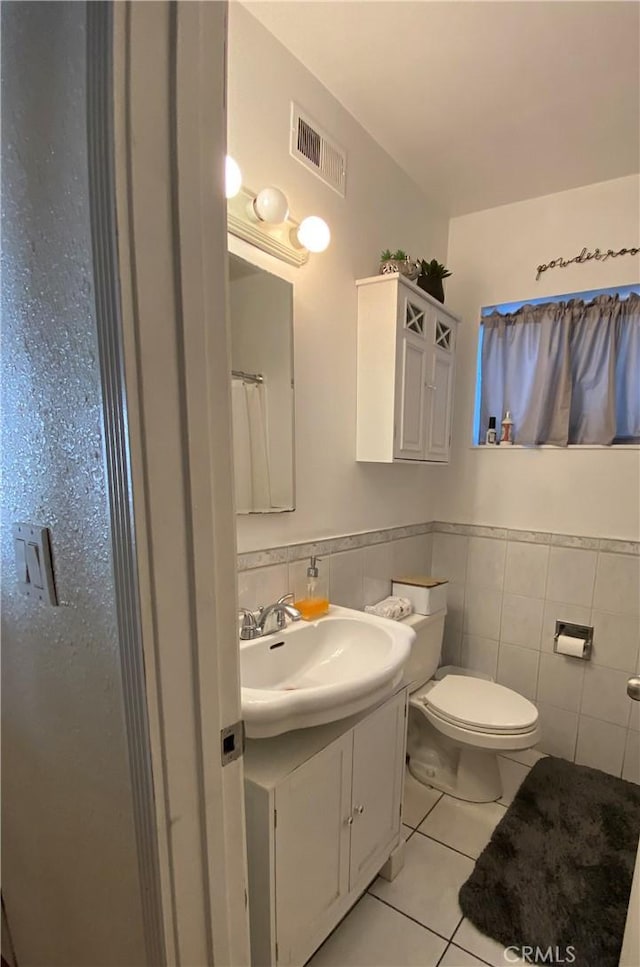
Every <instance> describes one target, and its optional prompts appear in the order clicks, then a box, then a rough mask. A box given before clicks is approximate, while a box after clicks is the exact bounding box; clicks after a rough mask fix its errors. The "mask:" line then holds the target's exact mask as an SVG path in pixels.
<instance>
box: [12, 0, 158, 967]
mask: <svg viewBox="0 0 640 967" xmlns="http://www.w3.org/2000/svg"><path fill="white" fill-rule="evenodd" d="M2 122H3V125H2V144H3V159H2V162H3V163H2V198H3V225H2V231H3V263H2V271H3V280H2V300H3V305H2V312H3V353H2V367H3V373H2V377H3V455H2V460H3V465H2V472H3V485H4V494H3V498H4V499H3V510H2V513H3V517H2V530H1V534H2V568H3V572H4V575H3V577H4V580H3V587H2V770H3V775H2V778H3V789H2V792H3V803H2V860H3V884H2V889H3V895H4V898H5V902H6V907H7V913H8V917H9V923H10V927H11V931H12V935H13V940H14V944H15V948H16V954H17V958H18V962H19V963H20V965H21V967H26V965H28V964H47V965H48V967H53V965H56V964H65V965H74V964H77V965H83V967H88V965H93V964H105V965H106V964H109V965H112V967H113V965H116V964H118V965H119V964H128V965H134V964H135V965H138V964H142V963H144V948H143V939H142V927H141V920H140V903H139V893H138V874H137V861H136V852H135V842H134V832H133V821H132V808H131V793H130V786H129V773H128V763H127V751H126V741H125V731H124V721H123V708H122V689H121V681H120V667H119V656H118V640H117V633H116V625H115V606H114V589H113V582H112V575H111V561H110V541H109V519H108V505H107V499H106V493H105V479H104V467H103V454H102V435H101V409H100V407H101V390H100V381H99V371H98V362H97V359H96V353H97V350H96V335H95V311H94V301H93V288H92V263H91V242H90V228H89V204H88V187H87V157H86V118H85V6H84V4H80V3H55V4H52V3H51V4H50V3H3V4H2ZM20 520H26V521H34V522H36V523H39V524H44V525H47V526H49V527H50V528H51V533H52V544H53V556H54V561H55V569H56V580H57V588H58V594H59V598H60V607H58V608H51V607H47V606H45V605H44V604H40V603H38V602H34V601H32V600H30V599H28V598H26V597H25V596H23V595H21V594H20V593H19V592H18V590H17V589H16V585H15V581H14V565H13V548H12V541H11V523H12V522H13V521H20Z"/></svg>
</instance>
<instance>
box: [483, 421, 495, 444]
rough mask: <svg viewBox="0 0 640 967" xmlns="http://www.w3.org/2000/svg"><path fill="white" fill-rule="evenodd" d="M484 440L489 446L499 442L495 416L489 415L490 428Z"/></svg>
mask: <svg viewBox="0 0 640 967" xmlns="http://www.w3.org/2000/svg"><path fill="white" fill-rule="evenodd" d="M484 442H485V443H486V444H487V446H495V445H496V443H497V442H498V439H497V433H496V418H495V416H490V417H489V429H488V430H487V434H486V436H485V438H484Z"/></svg>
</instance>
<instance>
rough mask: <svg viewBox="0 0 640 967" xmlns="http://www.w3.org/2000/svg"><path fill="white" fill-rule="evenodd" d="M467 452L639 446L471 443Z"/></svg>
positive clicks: (630, 445) (627, 446)
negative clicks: (505, 445) (508, 445)
mask: <svg viewBox="0 0 640 967" xmlns="http://www.w3.org/2000/svg"><path fill="white" fill-rule="evenodd" d="M469 450H502V452H503V453H507V452H508V451H509V450H557V451H558V452H559V453H565V452H566V451H567V450H640V444H638V443H611V444H609V445H608V446H605V445H604V444H601V443H570V444H569V446H567V447H556V446H554V445H553V444H551V443H540V444H538V445H537V446H525V445H524V444H522V443H514V444H512V446H510V447H504V446H502V447H501V446H497V445H495V444H492V443H488V444H487V443H472V444H471V445H470V447H469Z"/></svg>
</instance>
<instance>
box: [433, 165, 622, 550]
mask: <svg viewBox="0 0 640 967" xmlns="http://www.w3.org/2000/svg"><path fill="white" fill-rule="evenodd" d="M639 213H640V178H638V176H630V177H627V178H620V179H616V180H614V181H608V182H602V183H599V184H595V185H588V186H587V187H585V188H578V189H575V190H572V191H565V192H561V193H560V194H556V195H547V196H545V197H542V198H534V199H531V200H529V201H524V202H519V203H518V204H514V205H505V206H503V207H500V208H493V209H490V210H487V211H482V212H477V213H474V214H471V215H465V216H461V217H459V218H454V219H453V220H452V221H451V223H450V233H449V252H448V261H447V265H448V266H449V267H450V268H451V269H452V271H453V276H452V277H451V279H449V280H448V281H447V283H446V286H447V290H446V291H447V305H449V306H450V307H451V308H452V309H453V310H454V311H455V312H458V313H459V314H460V315H461V316H462V317H463V319H464V324H463V325H462V326H461V327H460V328H461V332H460V341H459V356H458V363H457V377H456V389H455V423H454V436H453V453H452V457H451V464H450V466H449V468H448V469H447V470H444V471H443V473H442V475H441V476H440V477H439V484H440V485H439V487H438V491H437V502H436V506H437V513H436V516H437V518H438V519H440V520H450V521H458V522H462V523H477V524H491V525H496V526H503V527H511V528H522V529H531V530H541V531H555V532H560V533H569V534H579V535H590V536H597V537H613V538H627V539H630V540H637V539H638V537H639V536H640V522H639V513H640V475H639V468H640V452H638V450H609V449H606V450H553V451H550V450H516V449H514V450H504V449H501V448H499V447H498V448H491V449H489V448H486V449H483V448H478V449H472V448H471V435H472V422H473V406H474V393H475V372H476V351H477V337H478V320H479V317H480V309H481V307H483V306H490V305H495V304H498V303H504V302H510V301H518V300H523V299H530V298H536V297H540V296H547V295H549V296H551V295H560V294H563V293H571V292H583V291H586V290H589V289H598V288H602V287H606V286H615V285H624V284H628V283H637V282H638V281H640V259H638V258H633V257H630V256H624V257H621V258H617V259H610V260H609V261H607V262H589V263H587V264H582V265H572V266H569V267H568V268H556V269H553V270H549V271H547V272H545V273H544V274H543V275H542V277H541V278H540V280H539V281H538V282H536V269H537V266H538V265H539V264H541V263H546V262H549V261H550V260H551V259H554V258H558V257H559V256H563V257H564V258H571V257H572V256H573V255H576V254H578V253H579V252H580V251H582V249H583V247H584V246H587V247H588V248H589V249H590V250H593V249H594V248H595V247H600V248H601V249H606V248H612V249H614V250H617V249H619V248H623V247H627V248H628V247H631V246H637V245H638V244H639V242H640V218H639Z"/></svg>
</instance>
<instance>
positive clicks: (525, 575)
mask: <svg viewBox="0 0 640 967" xmlns="http://www.w3.org/2000/svg"><path fill="white" fill-rule="evenodd" d="M548 565H549V548H548V547H547V545H546V544H524V543H523V542H522V541H509V542H508V544H507V569H506V571H505V576H504V589H505V591H508V592H509V593H510V594H523V595H526V596H530V597H534V598H544V591H545V584H546V580H547V567H548Z"/></svg>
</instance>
